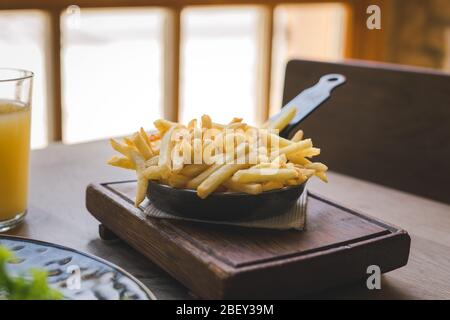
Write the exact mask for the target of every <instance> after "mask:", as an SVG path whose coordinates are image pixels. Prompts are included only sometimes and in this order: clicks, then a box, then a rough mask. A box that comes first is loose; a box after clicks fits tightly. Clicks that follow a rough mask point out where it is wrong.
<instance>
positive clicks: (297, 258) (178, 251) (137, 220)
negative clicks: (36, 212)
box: [86, 181, 410, 299]
mask: <svg viewBox="0 0 450 320" xmlns="http://www.w3.org/2000/svg"><path fill="white" fill-rule="evenodd" d="M135 185H136V182H135V181H132V182H127V181H125V182H113V183H106V184H91V185H89V186H88V188H87V190H86V206H87V209H88V210H89V212H91V214H92V215H93V216H95V217H96V218H97V219H98V220H99V221H100V222H101V223H102V224H103V225H105V226H106V227H107V228H108V229H110V230H112V231H113V232H114V233H115V234H117V236H119V237H120V238H121V239H123V240H124V241H125V242H127V243H129V244H130V245H132V246H133V247H134V248H136V249H137V250H138V251H139V252H141V253H143V254H144V255H146V256H147V257H149V258H150V259H151V260H152V261H154V262H155V263H157V264H158V265H160V266H161V267H162V268H163V269H165V270H167V271H168V272H169V273H170V274H172V275H173V276H174V277H175V278H176V279H178V280H179V281H180V282H182V283H183V284H185V285H186V286H187V287H189V288H190V289H191V290H192V291H193V292H194V293H195V294H196V295H198V296H199V297H202V298H206V299H223V298H231V299H236V298H264V299H267V298H290V297H295V296H298V295H300V294H311V293H312V292H318V291H323V290H325V289H329V288H333V287H336V286H338V285H342V284H344V283H349V282H355V281H356V280H360V279H364V278H366V277H367V273H366V270H367V267H368V266H370V265H377V266H379V267H380V269H381V271H382V272H388V271H391V270H393V269H397V268H399V267H402V266H404V265H405V264H406V262H407V260H408V256H409V248H410V238H409V236H408V235H407V234H406V233H405V232H404V231H402V230H398V229H397V228H395V227H393V226H389V225H387V224H385V223H382V222H379V221H376V220H374V219H373V218H369V217H366V216H364V215H363V214H361V213H359V212H353V211H351V210H347V209H346V208H343V207H341V206H336V205H335V204H333V203H332V202H330V201H327V200H325V199H322V198H321V197H318V196H316V195H313V194H309V196H308V203H307V224H306V228H305V230H303V231H296V230H283V231H279V230H264V229H248V228H242V227H230V226H220V225H211V224H205V223H193V222H187V221H177V220H164V219H155V218H148V217H146V215H145V206H147V205H149V203H147V202H145V203H143V204H142V205H141V206H140V207H139V208H136V207H134V205H133V204H134V200H133V199H134V188H135ZM229 209H230V210H232V208H229ZM211 214H214V212H211Z"/></svg>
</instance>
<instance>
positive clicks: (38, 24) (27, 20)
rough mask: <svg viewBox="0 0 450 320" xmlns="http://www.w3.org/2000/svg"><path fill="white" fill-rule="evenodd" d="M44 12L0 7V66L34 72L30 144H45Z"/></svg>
mask: <svg viewBox="0 0 450 320" xmlns="http://www.w3.org/2000/svg"><path fill="white" fill-rule="evenodd" d="M45 27H46V19H45V14H44V13H42V12H41V11H37V10H20V11H18V10H17V11H16V10H14V11H0V63H1V67H8V68H18V69H26V70H31V71H33V72H34V74H35V75H34V84H33V100H32V106H31V107H32V120H31V123H32V124H31V126H32V129H31V147H32V148H42V147H44V146H46V145H47V121H46V112H45V110H46V108H45V106H46V95H45V90H46V88H45V77H46V73H45V61H44V46H45V43H44V34H45V33H44V32H45Z"/></svg>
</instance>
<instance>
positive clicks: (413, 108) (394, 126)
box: [283, 60, 450, 203]
mask: <svg viewBox="0 0 450 320" xmlns="http://www.w3.org/2000/svg"><path fill="white" fill-rule="evenodd" d="M327 73H340V74H343V75H345V76H346V78H347V82H346V84H344V85H342V86H341V87H338V88H336V89H335V90H334V91H333V92H332V94H331V98H330V99H329V100H328V101H326V102H325V103H324V105H323V106H322V107H320V108H319V110H317V111H316V112H315V113H314V114H313V115H311V116H310V117H309V118H307V119H306V120H304V123H303V126H302V129H303V130H304V132H305V135H306V136H307V137H312V138H313V142H314V144H315V145H317V146H318V147H320V148H321V149H322V154H321V155H320V160H321V161H323V162H324V163H326V164H327V165H328V166H329V168H330V170H333V171H336V172H339V173H343V174H346V175H350V176H354V177H357V178H360V179H364V180H368V181H372V182H375V183H379V184H383V185H386V186H389V187H392V188H396V189H400V190H403V191H406V192H410V193H414V194H417V195H420V196H424V197H428V198H432V199H435V200H439V201H442V202H446V203H450V75H448V74H445V73H441V72H437V71H430V70H427V69H419V68H406V67H401V66H394V65H386V64H367V63H360V62H348V63H325V62H316V61H304V60H292V61H290V62H289V63H288V64H287V67H286V75H285V86H284V94H283V105H284V104H285V103H287V102H288V101H289V100H290V99H292V98H293V97H294V96H295V95H297V94H298V92H299V91H301V90H303V89H305V88H307V87H309V86H311V85H313V84H314V83H315V82H317V80H318V79H319V78H320V76H322V75H324V74H327ZM331 183H332V182H331Z"/></svg>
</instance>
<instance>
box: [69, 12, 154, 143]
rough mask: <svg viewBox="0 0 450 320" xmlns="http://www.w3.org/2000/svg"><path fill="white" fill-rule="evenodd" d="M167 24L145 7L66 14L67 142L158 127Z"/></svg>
mask: <svg viewBox="0 0 450 320" xmlns="http://www.w3.org/2000/svg"><path fill="white" fill-rule="evenodd" d="M162 22H163V15H162V12H161V11H160V10H157V9H146V8H145V9H144V8H139V9H123V8H122V9H81V11H80V12H79V13H77V12H76V10H75V13H74V10H68V12H66V13H65V14H64V15H63V17H62V26H61V27H62V39H63V49H62V61H63V109H64V119H63V120H64V121H63V139H64V142H66V143H76V142H82V141H88V140H94V139H100V138H105V137H109V136H117V135H125V134H129V133H131V132H133V131H136V130H137V129H139V127H140V126H143V127H144V128H145V129H150V128H151V127H153V124H152V122H153V121H154V120H155V119H157V118H159V117H161V114H162V112H161V108H162V81H161V80H162V74H161V72H162V70H161V68H162V47H161V43H162V42H161V37H162Z"/></svg>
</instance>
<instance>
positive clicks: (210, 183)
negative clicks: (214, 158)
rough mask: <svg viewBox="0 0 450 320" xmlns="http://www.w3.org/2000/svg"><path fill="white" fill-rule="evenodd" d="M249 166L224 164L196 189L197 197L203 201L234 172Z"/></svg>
mask: <svg viewBox="0 0 450 320" xmlns="http://www.w3.org/2000/svg"><path fill="white" fill-rule="evenodd" d="M249 166H250V165H249V164H246V163H244V164H224V165H222V166H221V167H220V168H218V169H217V170H216V171H214V172H213V173H211V175H209V176H208V177H207V178H206V179H205V180H204V181H203V182H202V183H201V184H200V185H199V186H198V188H197V195H198V196H199V197H200V198H202V199H204V198H206V197H207V196H208V195H209V194H210V193H212V192H213V191H214V190H216V189H217V187H219V186H220V185H221V184H222V183H223V182H224V181H226V180H228V179H229V178H230V177H231V176H232V175H233V174H234V173H235V172H236V171H238V170H240V169H244V168H248V167H249Z"/></svg>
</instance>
